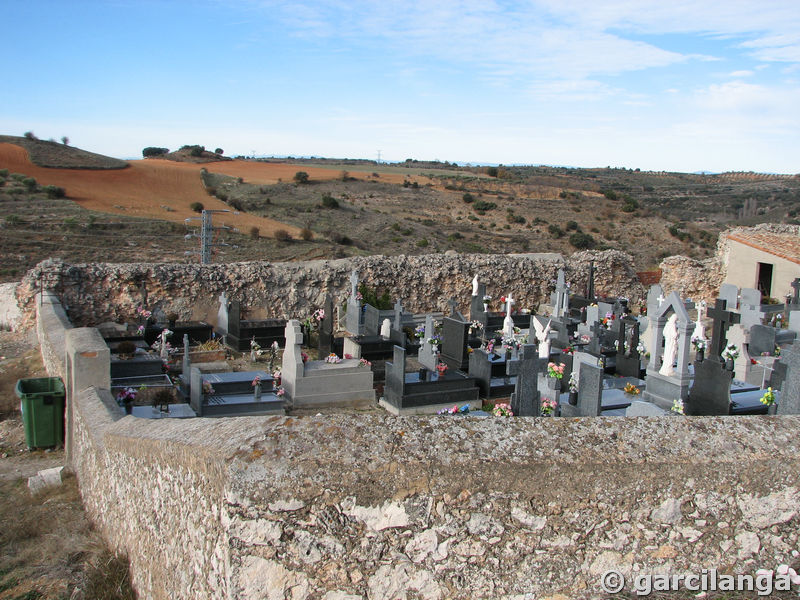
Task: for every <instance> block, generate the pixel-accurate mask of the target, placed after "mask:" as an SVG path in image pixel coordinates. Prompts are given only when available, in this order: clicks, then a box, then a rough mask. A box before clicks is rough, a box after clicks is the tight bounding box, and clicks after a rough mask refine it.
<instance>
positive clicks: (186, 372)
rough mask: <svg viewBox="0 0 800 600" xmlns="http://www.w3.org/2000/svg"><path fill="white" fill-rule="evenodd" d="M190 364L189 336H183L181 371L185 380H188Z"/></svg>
mask: <svg viewBox="0 0 800 600" xmlns="http://www.w3.org/2000/svg"><path fill="white" fill-rule="evenodd" d="M191 366H192V364H191V361H190V360H189V334H187V333H184V334H183V369H182V371H181V372H182V373H183V375H184V377H185V378H186V380H187V381H188V380H189V369H190V368H191Z"/></svg>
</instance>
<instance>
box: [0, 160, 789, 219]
mask: <svg viewBox="0 0 800 600" xmlns="http://www.w3.org/2000/svg"><path fill="white" fill-rule="evenodd" d="M0 177H8V169H0ZM792 216H794V215H792Z"/></svg>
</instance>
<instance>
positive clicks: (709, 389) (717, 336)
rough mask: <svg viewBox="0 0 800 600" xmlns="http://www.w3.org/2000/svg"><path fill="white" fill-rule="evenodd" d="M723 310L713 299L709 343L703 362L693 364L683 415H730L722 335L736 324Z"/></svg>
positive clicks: (734, 317) (723, 303)
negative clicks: (692, 381)
mask: <svg viewBox="0 0 800 600" xmlns="http://www.w3.org/2000/svg"><path fill="white" fill-rule="evenodd" d="M726 307H727V300H724V299H722V298H717V299H716V301H715V303H714V307H713V308H709V309H708V316H709V317H711V319H713V324H712V333H711V341H710V342H709V344H708V354H707V357H706V360H703V361H695V363H694V374H695V381H694V385H693V386H692V390H691V393H690V394H689V396H688V397H687V399H686V400H685V402H684V407H683V410H684V412H685V413H686V414H687V415H727V414H730V410H731V381H732V380H733V369H732V368H731V369H727V368H726V367H725V362H724V359H723V358H722V356H721V355H722V352H723V350H724V349H725V346H726V344H727V339H726V332H727V330H728V328H729V327H730V326H731V325H733V324H735V323H738V322H739V315H738V314H737V313H735V312H733V311H732V310H726ZM649 389H650V381H649V380H648V390H649Z"/></svg>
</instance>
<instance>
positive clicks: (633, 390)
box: [622, 383, 642, 396]
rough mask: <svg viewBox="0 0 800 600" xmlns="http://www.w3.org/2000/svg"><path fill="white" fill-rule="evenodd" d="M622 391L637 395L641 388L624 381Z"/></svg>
mask: <svg viewBox="0 0 800 600" xmlns="http://www.w3.org/2000/svg"><path fill="white" fill-rule="evenodd" d="M622 391H623V392H625V393H626V394H631V395H633V396H638V395H639V394H640V393H641V391H642V390H640V389H639V388H637V387H636V386H635V385H633V384H632V383H626V384H625V388H624V389H623V390H622Z"/></svg>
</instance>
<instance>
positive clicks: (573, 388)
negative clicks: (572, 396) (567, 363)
mask: <svg viewBox="0 0 800 600" xmlns="http://www.w3.org/2000/svg"><path fill="white" fill-rule="evenodd" d="M569 391H570V392H574V393H577V391H578V376H577V374H576V373H575V371H573V372H572V373H570V374H569Z"/></svg>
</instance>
